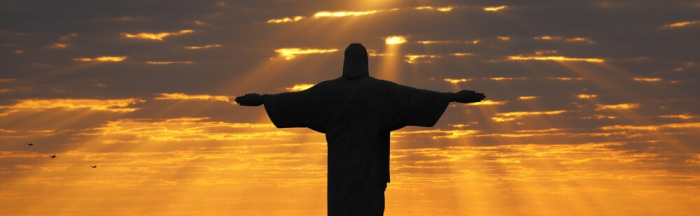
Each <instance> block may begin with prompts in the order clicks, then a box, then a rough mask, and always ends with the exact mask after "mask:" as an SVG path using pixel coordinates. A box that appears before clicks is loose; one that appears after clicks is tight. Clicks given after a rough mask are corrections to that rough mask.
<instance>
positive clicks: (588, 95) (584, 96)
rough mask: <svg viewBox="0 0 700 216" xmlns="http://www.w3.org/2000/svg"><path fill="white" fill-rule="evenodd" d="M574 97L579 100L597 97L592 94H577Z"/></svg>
mask: <svg viewBox="0 0 700 216" xmlns="http://www.w3.org/2000/svg"><path fill="white" fill-rule="evenodd" d="M576 97H578V98H581V99H590V98H596V97H598V95H594V94H579V95H577V96H576Z"/></svg>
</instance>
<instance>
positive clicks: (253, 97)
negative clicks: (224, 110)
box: [236, 93, 263, 106]
mask: <svg viewBox="0 0 700 216" xmlns="http://www.w3.org/2000/svg"><path fill="white" fill-rule="evenodd" d="M236 103H238V104H240V105H241V106H260V105H262V104H263V96H262V95H260V94H257V93H250V94H245V95H243V96H239V97H236Z"/></svg>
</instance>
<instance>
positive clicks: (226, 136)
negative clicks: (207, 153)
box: [95, 118, 295, 141]
mask: <svg viewBox="0 0 700 216" xmlns="http://www.w3.org/2000/svg"><path fill="white" fill-rule="evenodd" d="M234 129H253V132H250V130H246V131H247V132H237V131H234ZM97 131H98V132H97V133H96V134H95V135H101V136H105V137H106V138H110V137H113V138H116V139H118V138H117V137H124V135H130V136H135V137H139V138H146V139H148V140H155V141H202V140H256V139H259V140H262V139H264V140H285V139H288V137H289V136H292V135H295V134H294V133H292V132H289V131H285V130H276V128H275V126H274V125H273V124H271V123H264V124H253V123H230V122H220V121H219V122H216V121H209V118H173V119H165V120H161V121H146V120H134V119H120V120H117V121H110V122H108V123H107V124H105V125H103V126H102V127H99V128H97ZM127 137H129V136H127Z"/></svg>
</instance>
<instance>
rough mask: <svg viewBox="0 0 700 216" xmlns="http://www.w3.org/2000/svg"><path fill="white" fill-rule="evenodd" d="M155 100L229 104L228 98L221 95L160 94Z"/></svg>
mask: <svg viewBox="0 0 700 216" xmlns="http://www.w3.org/2000/svg"><path fill="white" fill-rule="evenodd" d="M158 95H159V96H158V97H155V98H153V99H156V100H213V101H223V102H229V97H228V96H221V95H188V94H185V93H160V94H158Z"/></svg>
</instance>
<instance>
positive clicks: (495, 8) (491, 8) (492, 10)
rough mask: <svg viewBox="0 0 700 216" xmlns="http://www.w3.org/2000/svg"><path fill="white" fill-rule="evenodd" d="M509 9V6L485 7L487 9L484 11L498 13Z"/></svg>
mask: <svg viewBox="0 0 700 216" xmlns="http://www.w3.org/2000/svg"><path fill="white" fill-rule="evenodd" d="M507 7H508V6H505V5H501V6H495V7H485V8H484V11H488V12H496V11H500V10H503V9H506V8H507Z"/></svg>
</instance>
